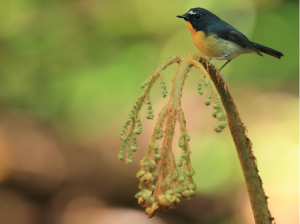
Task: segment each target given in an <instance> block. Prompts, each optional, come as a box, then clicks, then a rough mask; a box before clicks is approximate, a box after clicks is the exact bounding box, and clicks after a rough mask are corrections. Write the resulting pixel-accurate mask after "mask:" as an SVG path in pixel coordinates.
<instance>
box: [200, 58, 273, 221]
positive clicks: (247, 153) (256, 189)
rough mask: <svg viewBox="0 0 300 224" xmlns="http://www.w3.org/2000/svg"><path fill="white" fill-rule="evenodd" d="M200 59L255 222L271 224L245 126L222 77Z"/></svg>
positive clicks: (206, 62)
mask: <svg viewBox="0 0 300 224" xmlns="http://www.w3.org/2000/svg"><path fill="white" fill-rule="evenodd" d="M201 59H202V60H201V61H199V62H200V63H202V65H203V66H204V68H205V69H209V75H210V77H211V80H212V81H213V82H214V84H215V87H216V89H217V91H218V93H219V95H220V97H221V100H222V103H223V106H224V108H225V110H226V114H227V120H228V125H229V128H230V132H231V135H232V138H233V141H234V143H235V146H236V150H237V153H238V156H239V159H240V163H241V166H242V169H243V173H244V177H245V180H246V184H247V189H248V194H249V197H250V202H251V207H252V210H253V215H254V219H255V223H256V224H271V223H272V221H273V220H274V218H273V217H272V216H271V214H270V211H269V209H268V202H267V198H268V197H267V196H266V195H265V192H264V189H263V187H262V180H261V178H260V176H259V174H258V172H259V171H258V169H257V164H256V158H255V157H254V155H253V151H252V150H251V148H252V143H251V141H250V139H249V138H248V137H247V136H246V127H245V126H244V124H243V123H242V121H241V118H240V116H239V113H238V110H237V107H236V105H235V103H234V101H233V99H232V97H231V94H230V92H229V90H228V88H227V86H226V83H225V82H224V83H223V82H222V79H221V78H220V76H219V74H217V72H216V71H217V70H215V69H214V66H213V65H212V64H211V63H210V62H209V61H208V59H206V58H201ZM203 59H204V60H203Z"/></svg>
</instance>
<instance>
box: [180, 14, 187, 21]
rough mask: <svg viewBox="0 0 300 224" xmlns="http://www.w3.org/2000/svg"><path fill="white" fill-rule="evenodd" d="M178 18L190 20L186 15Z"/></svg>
mask: <svg viewBox="0 0 300 224" xmlns="http://www.w3.org/2000/svg"><path fill="white" fill-rule="evenodd" d="M177 17H178V18H182V19H184V20H188V17H187V16H186V15H178V16H177Z"/></svg>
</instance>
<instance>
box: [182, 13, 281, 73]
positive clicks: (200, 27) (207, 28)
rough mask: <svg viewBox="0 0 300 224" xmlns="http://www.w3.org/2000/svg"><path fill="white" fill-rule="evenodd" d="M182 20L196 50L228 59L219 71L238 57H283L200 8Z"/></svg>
mask: <svg viewBox="0 0 300 224" xmlns="http://www.w3.org/2000/svg"><path fill="white" fill-rule="evenodd" d="M177 17H179V18H183V19H184V20H185V21H186V23H187V26H188V28H189V30H190V31H191V34H192V38H193V42H194V44H195V46H196V47H197V48H198V50H199V51H200V52H201V53H202V54H204V55H206V56H208V57H209V58H210V59H217V60H227V62H226V63H225V64H224V65H223V66H222V67H221V68H220V69H219V71H220V70H221V69H222V68H224V66H225V65H227V64H228V63H229V62H230V61H231V60H232V59H234V58H236V57H237V56H239V55H241V54H249V53H254V54H258V55H260V56H263V55H262V54H261V53H260V52H263V53H266V54H268V55H271V56H273V57H276V58H279V59H280V57H281V56H283V54H282V53H281V52H279V51H276V50H274V49H272V48H269V47H265V46H263V45H260V44H257V43H254V42H251V41H250V40H249V39H248V38H247V37H246V36H245V35H244V34H243V33H241V32H240V31H238V30H237V29H235V28H234V27H233V26H231V25H230V24H228V23H226V22H225V21H223V20H221V19H220V18H219V17H217V16H216V15H215V14H213V13H211V12H210V11H208V10H206V9H203V8H192V9H190V10H189V11H188V12H187V13H185V14H184V15H178V16H177Z"/></svg>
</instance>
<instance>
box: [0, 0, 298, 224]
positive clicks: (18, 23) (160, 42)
mask: <svg viewBox="0 0 300 224" xmlns="http://www.w3.org/2000/svg"><path fill="white" fill-rule="evenodd" d="M192 7H203V8H206V9H208V10H210V11H212V12H214V13H215V14H217V15H218V16H219V17H221V18H222V19H224V20H225V21H227V22H229V23H230V24H232V25H233V26H234V27H235V28H237V29H239V30H240V31H242V32H243V33H244V34H245V35H247V36H248V37H249V38H250V39H251V40H252V41H254V42H257V43H260V44H263V45H266V46H268V47H271V48H274V49H276V50H278V51H281V52H283V54H284V55H285V56H284V57H283V58H282V59H281V60H278V59H276V58H273V57H270V56H267V55H265V57H259V56H257V55H254V54H253V55H243V56H240V57H238V58H236V59H235V60H234V61H233V62H231V63H230V64H229V65H228V66H227V67H226V68H225V69H224V70H223V71H222V74H223V75H224V76H225V77H226V81H227V86H228V88H229V90H230V91H231V93H232V95H233V97H234V99H235V102H236V104H237V106H238V109H239V112H240V115H241V117H242V119H243V122H244V124H245V125H246V126H247V129H248V136H249V138H250V139H251V140H252V142H253V151H254V154H255V156H256V157H257V162H258V169H259V171H260V175H261V178H262V180H263V187H264V189H265V192H266V194H267V195H268V196H269V197H270V198H269V199H268V203H269V208H270V211H271V214H272V215H273V216H274V217H275V220H276V223H278V224H280V223H289V224H296V223H298V220H299V206H298V205H299V203H298V201H299V175H298V173H299V168H298V164H299V153H298V149H299V148H298V147H299V139H298V137H299V128H298V124H299V96H298V90H299V77H298V75H299V3H298V1H297V0H295V1H294V0H289V1H288V0H285V1H284V0H243V1H240V0H222V1H218V0H210V1H204V0H197V1H196V0H187V1H172V0H127V1H118V0H99V1H96V0H74V1H70V0H61V1H55V0H54V1H53V0H52V1H50V0H44V1H39V0H10V1H4V0H2V1H0V223H1V224H40V223H41V224H81V223H84V224H96V223H97V224H98V223H104V224H106V223H113V224H114V223H117V224H118V223H132V224H135V223H145V224H148V223H149V224H151V223H158V224H166V223H176V224H177V223H178V224H181V223H184V224H185V223H190V224H194V223H201V224H240V223H243V224H250V223H254V220H253V217H252V211H251V208H250V203H249V198H248V196H247V191H246V188H245V183H244V179H243V175H242V171H241V168H240V164H239V160H238V157H237V153H236V151H235V147H234V144H233V141H232V139H231V136H230V133H229V130H228V128H226V129H225V130H224V131H223V132H222V133H220V134H217V133H215V132H214V131H213V128H212V126H213V124H214V123H215V121H214V119H213V118H212V116H211V111H212V109H211V108H210V107H206V106H205V105H204V100H205V97H200V96H199V95H198V94H197V82H198V80H199V75H198V74H197V71H196V70H193V71H192V72H191V74H190V75H189V78H188V80H187V82H186V86H185V89H184V92H183V109H184V112H185V114H186V120H187V128H188V130H189V132H190V134H191V142H190V146H191V149H192V165H193V167H194V169H195V171H196V175H195V176H194V180H195V182H196V184H197V187H198V189H197V196H196V197H195V198H193V199H191V200H188V201H186V200H185V201H182V202H181V204H180V205H179V206H178V208H177V209H175V210H172V211H168V212H164V211H163V210H162V209H161V210H160V212H159V213H158V215H157V216H156V217H154V218H152V219H148V217H147V216H146V215H145V214H144V209H143V208H141V207H140V206H139V205H138V204H137V202H136V199H135V198H134V194H135V193H136V192H138V183H139V181H138V179H136V178H135V174H136V173H137V171H138V170H139V160H140V159H141V158H142V157H143V155H144V153H145V149H146V146H147V143H148V140H149V137H150V135H151V133H152V130H153V127H154V123H155V121H149V120H147V119H146V118H145V117H146V111H145V110H143V111H142V117H143V118H142V124H143V133H142V134H141V135H140V136H139V138H138V151H137V152H136V153H135V154H134V155H133V164H132V165H125V164H124V162H120V161H119V160H118V159H117V155H118V151H119V148H120V146H121V141H120V140H119V139H118V135H119V132H120V131H121V128H122V126H123V124H124V122H125V119H126V117H127V114H128V112H129V111H130V109H131V107H132V105H133V103H134V101H135V99H136V98H137V97H138V95H139V94H140V93H141V89H140V84H141V83H142V82H143V81H144V80H145V79H146V78H147V77H148V76H149V75H150V73H151V72H152V71H154V70H155V69H156V67H157V66H158V65H159V64H160V63H161V62H162V61H164V60H165V59H166V58H168V57H170V56H173V55H184V54H186V53H187V52H190V51H195V50H196V48H195V47H194V45H193V43H192V39H191V37H190V33H189V30H188V28H187V27H186V24H185V22H184V21H183V20H182V19H178V18H176V15H178V14H182V13H185V12H186V11H187V10H188V9H189V8H192ZM222 63H223V62H221V63H220V62H217V65H218V66H221V65H222ZM175 70H176V66H175V65H173V66H171V67H170V68H168V69H167V70H166V71H165V72H164V76H165V80H166V83H167V88H168V89H169V90H170V88H171V80H172V76H173V75H174V73H175ZM151 97H152V101H153V107H154V112H155V115H157V114H158V113H159V112H160V110H161V108H162V107H163V106H164V105H165V104H166V102H167V99H163V98H162V97H161V90H160V86H159V84H158V85H156V86H154V88H153V90H152V93H151ZM156 117H157V116H156ZM156 117H155V118H156ZM155 118H154V119H155ZM174 152H175V154H176V155H177V156H178V154H179V150H178V148H177V146H176V144H174Z"/></svg>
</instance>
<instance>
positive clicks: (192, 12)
mask: <svg viewBox="0 0 300 224" xmlns="http://www.w3.org/2000/svg"><path fill="white" fill-rule="evenodd" d="M188 14H191V15H194V14H197V13H195V12H194V11H189V12H188Z"/></svg>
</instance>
